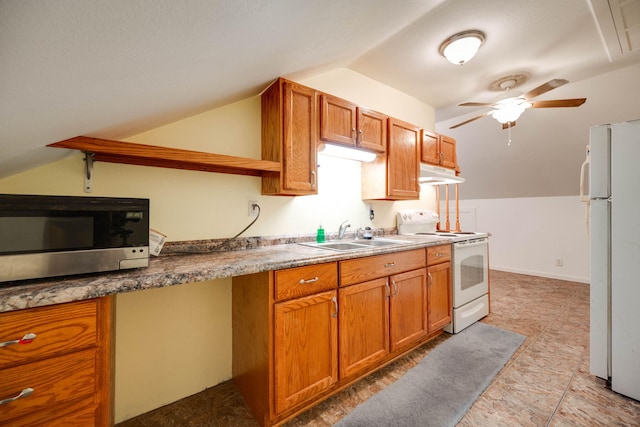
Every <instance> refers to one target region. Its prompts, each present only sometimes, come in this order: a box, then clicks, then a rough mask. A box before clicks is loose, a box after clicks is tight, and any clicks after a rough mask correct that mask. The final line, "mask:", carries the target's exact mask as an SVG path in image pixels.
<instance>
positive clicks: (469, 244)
mask: <svg viewBox="0 0 640 427" xmlns="http://www.w3.org/2000/svg"><path fill="white" fill-rule="evenodd" d="M486 244H487V239H482V240H478V241H476V242H471V241H467V242H456V243H454V244H453V246H454V247H455V248H472V247H474V246H480V245H486Z"/></svg>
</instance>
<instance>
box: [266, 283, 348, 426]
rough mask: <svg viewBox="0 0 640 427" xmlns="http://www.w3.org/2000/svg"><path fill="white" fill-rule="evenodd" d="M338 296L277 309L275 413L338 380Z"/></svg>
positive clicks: (319, 296) (330, 294) (322, 295)
mask: <svg viewBox="0 0 640 427" xmlns="http://www.w3.org/2000/svg"><path fill="white" fill-rule="evenodd" d="M337 297H338V293H337V291H335V290H333V291H328V292H322V293H319V294H315V295H311V296H308V297H303V298H297V299H294V300H291V301H286V302H281V303H278V304H276V305H275V308H274V335H275V339H274V350H275V357H274V370H275V372H274V387H275V412H276V413H278V414H279V413H282V412H284V411H286V410H287V409H291V408H294V407H295V406H296V405H298V404H299V403H301V402H305V401H307V400H309V398H311V397H313V396H316V395H318V394H319V393H321V392H323V391H325V390H327V389H328V388H329V387H331V386H332V385H333V384H335V383H336V382H337V381H338V301H337Z"/></svg>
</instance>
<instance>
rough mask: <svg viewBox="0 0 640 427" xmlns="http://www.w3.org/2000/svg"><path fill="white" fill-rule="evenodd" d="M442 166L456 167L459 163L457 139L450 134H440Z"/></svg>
mask: <svg viewBox="0 0 640 427" xmlns="http://www.w3.org/2000/svg"><path fill="white" fill-rule="evenodd" d="M439 142H440V166H442V167H444V168H449V169H455V168H456V166H457V165H458V162H457V159H456V140H455V139H454V138H451V137H450V136H446V135H440V138H439Z"/></svg>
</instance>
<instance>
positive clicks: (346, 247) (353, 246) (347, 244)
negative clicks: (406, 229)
mask: <svg viewBox="0 0 640 427" xmlns="http://www.w3.org/2000/svg"><path fill="white" fill-rule="evenodd" d="M402 243H408V242H406V241H403V240H386V239H373V240H351V241H335V240H334V241H330V242H323V243H315V242H303V243H300V244H301V245H305V246H311V247H314V248H322V249H330V250H334V251H352V250H357V249H360V250H362V249H367V248H371V247H382V246H391V245H400V244H402Z"/></svg>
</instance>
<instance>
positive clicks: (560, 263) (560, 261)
mask: <svg viewBox="0 0 640 427" xmlns="http://www.w3.org/2000/svg"><path fill="white" fill-rule="evenodd" d="M562 264H563V262H562V258H556V267H562Z"/></svg>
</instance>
